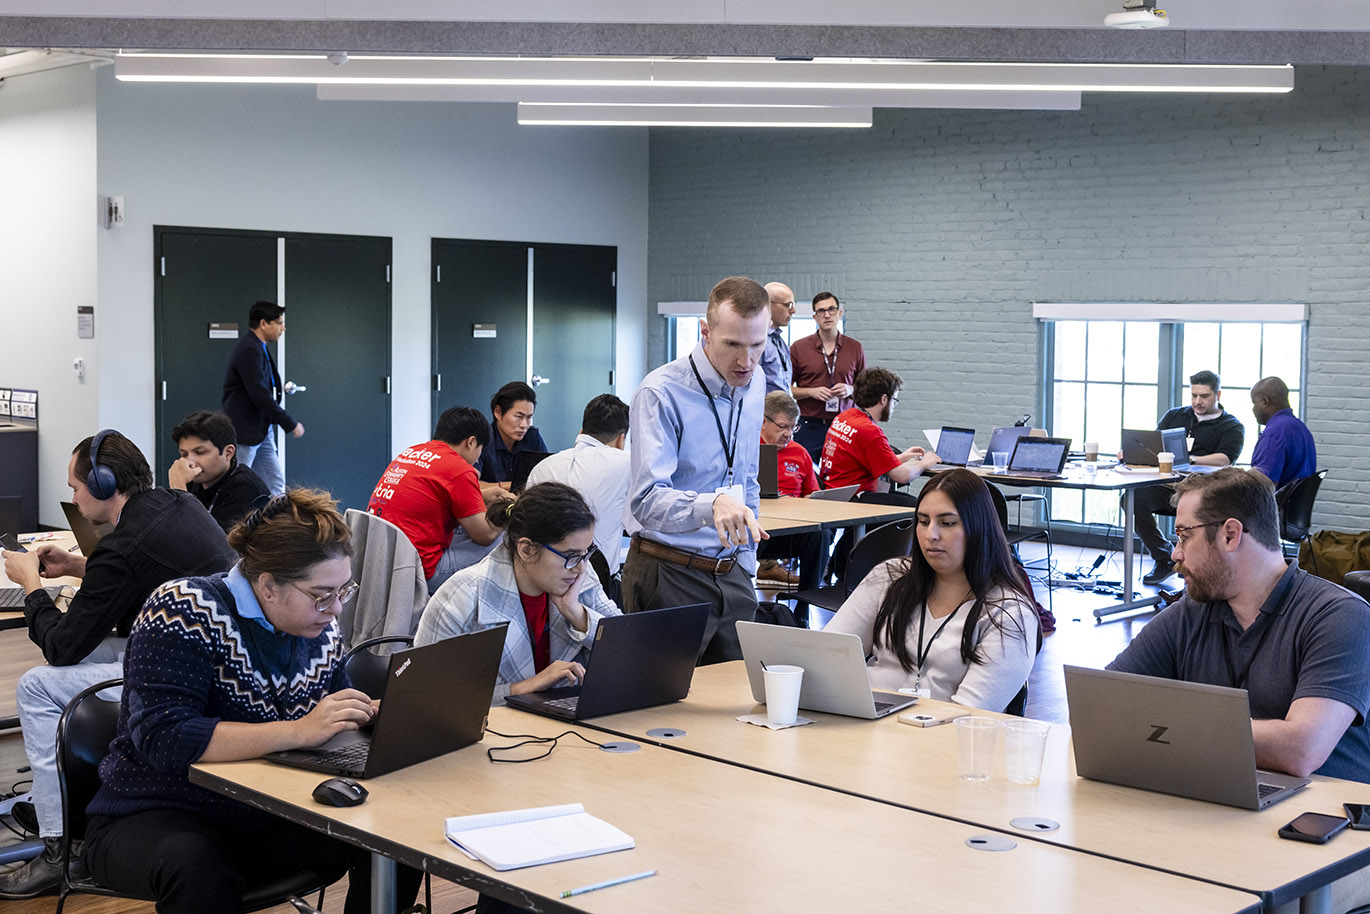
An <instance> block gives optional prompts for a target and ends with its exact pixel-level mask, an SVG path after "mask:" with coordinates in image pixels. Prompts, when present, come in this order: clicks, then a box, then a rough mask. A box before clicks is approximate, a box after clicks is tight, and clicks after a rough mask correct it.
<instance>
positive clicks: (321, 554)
mask: <svg viewBox="0 0 1370 914" xmlns="http://www.w3.org/2000/svg"><path fill="white" fill-rule="evenodd" d="M228 544H229V545H230V546H232V547H233V549H234V550H235V551H237V553H238V555H239V556H241V564H242V566H243V574H244V576H246V577H247V579H248V580H256V579H257V577H258V576H259V575H261V574H263V573H265V574H269V575H271V576H272V577H273V578H275V579H276V581H277V582H279V583H281V584H289V583H292V582H294V581H302V580H304V579H305V578H306V577H308V576H309V569H310V568H312V567H313V566H314V565H317V564H318V563H319V562H323V561H326V560H328V559H333V558H337V557H338V556H347V557H348V558H351V557H352V531H351V530H350V529H349V528H348V526H347V522H346V521H344V520H343V517H342V515H341V514H339V513H338V503H337V501H335V500H334V498H333V496H331V495H329V494H328V493H327V492H322V491H319V490H318V489H291V490H290V491H288V492H286V493H285V494H284V495H277V496H276V497H275V498H272V499H270V500H269V501H267V502H266V503H265V504H263V505H261V506H260V507H258V508H257V509H256V510H255V511H252V512H251V513H250V514H248V515H247V516H246V517H244V518H243V519H242V520H240V521H239V522H238V523H237V524H235V525H234V527H233V529H231V530H229V531H228Z"/></svg>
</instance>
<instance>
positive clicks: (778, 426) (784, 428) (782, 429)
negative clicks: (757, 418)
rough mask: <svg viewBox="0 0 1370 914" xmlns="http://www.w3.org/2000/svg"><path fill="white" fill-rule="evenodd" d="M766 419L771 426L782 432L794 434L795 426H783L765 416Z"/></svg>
mask: <svg viewBox="0 0 1370 914" xmlns="http://www.w3.org/2000/svg"><path fill="white" fill-rule="evenodd" d="M764 418H765V420H766V421H767V422H769V423H770V424H771V425H774V426H775V427H776V428H778V429H780V430H781V431H782V432H792V431H794V426H793V425H781V424H780V423H779V422H776V421H775V420H774V419H772V418H771V417H770V416H765V417H764Z"/></svg>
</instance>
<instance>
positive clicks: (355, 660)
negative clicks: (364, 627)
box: [343, 635, 414, 700]
mask: <svg viewBox="0 0 1370 914" xmlns="http://www.w3.org/2000/svg"><path fill="white" fill-rule="evenodd" d="M381 644H401V645H404V646H405V647H413V646H414V639H413V638H412V637H411V636H409V635H381V636H380V637H379V638H367V639H366V640H365V641H362V642H360V643H358V644H355V645H353V646H352V647H351V648H350V649H349V650H348V652H347V653H346V654H344V655H343V669H344V670H346V671H347V678H348V679H349V680H351V681H352V688H354V689H359V690H360V691H363V692H365V693H366V694H367V695H370V696H371V697H372V698H374V699H376V700H380V699H382V698H384V697H385V683H386V674H387V673H389V672H390V655H389V653H388V652H387V653H385V654H378V653H376V652H375V651H373V650H371V648H373V647H376V646H377V645H381Z"/></svg>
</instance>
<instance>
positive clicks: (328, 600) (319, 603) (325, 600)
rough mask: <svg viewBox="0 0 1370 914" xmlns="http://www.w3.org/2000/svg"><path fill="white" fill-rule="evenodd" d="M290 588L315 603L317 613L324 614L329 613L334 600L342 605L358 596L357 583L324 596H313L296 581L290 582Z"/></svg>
mask: <svg viewBox="0 0 1370 914" xmlns="http://www.w3.org/2000/svg"><path fill="white" fill-rule="evenodd" d="M290 586H291V587H293V588H295V589H296V590H298V591H299V592H300V593H302V594H304V595H305V596H306V597H309V599H311V600H313V601H314V611H315V612H321V613H323V612H328V608H329V607H330V606H332V605H333V601H334V600H337V601H338V603H339V604H342V603H346V602H347V601H348V600H350V599H352V598H353V597H355V596H356V595H357V586H358V585H357V583H356V582H355V581H348V582H347V583H346V584H344V585H343V586H341V587H339V588H338V589H337V590H330V591H328V592H327V593H324V594H312V593H310V592H309V591H307V590H305V589H304V588H303V587H301V586H300V585H299V584H296V583H295V582H294V581H291V582H290Z"/></svg>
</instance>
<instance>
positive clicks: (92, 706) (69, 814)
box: [57, 679, 124, 841]
mask: <svg viewBox="0 0 1370 914" xmlns="http://www.w3.org/2000/svg"><path fill="white" fill-rule="evenodd" d="M123 682H124V681H123V680H122V679H110V680H106V681H105V682H98V683H96V684H95V685H93V686H91V687H90V688H88V689H83V690H81V691H80V692H79V693H77V695H76V697H75V698H73V699H72V700H71V701H70V702H69V703H68V704H67V707H66V709H65V710H64V711H63V712H62V717H61V719H59V720H58V721H57V783H58V786H59V787H60V788H61V791H62V826H63V834H64V835H65V836H66V837H68V838H70V839H71V840H73V841H75V840H80V839H82V838H84V837H85V834H86V807H87V806H89V805H90V801H91V800H93V799H95V793H96V791H98V790H99V789H100V762H101V761H103V760H104V758H105V756H106V755H108V754H109V744H110V743H111V742H113V741H114V733H115V731H116V730H117V729H118V726H119V702H117V701H105V700H104V699H102V698H100V697H99V694H98V693H100V692H103V691H104V690H105V689H111V688H115V687H117V686H120V685H122V684H123Z"/></svg>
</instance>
